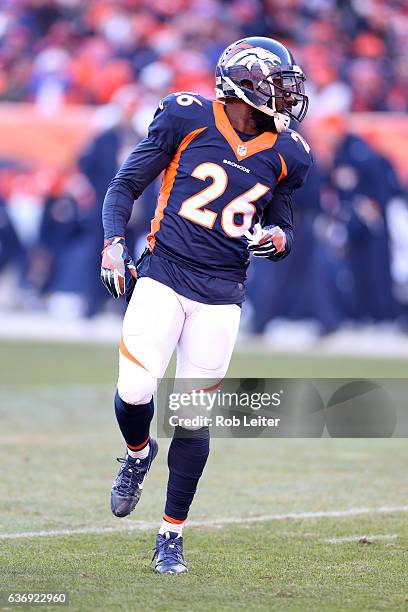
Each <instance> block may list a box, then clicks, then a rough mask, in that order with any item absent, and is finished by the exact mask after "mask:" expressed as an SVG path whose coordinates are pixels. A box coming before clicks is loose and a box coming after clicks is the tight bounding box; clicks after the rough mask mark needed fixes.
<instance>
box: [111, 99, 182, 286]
mask: <svg viewBox="0 0 408 612" xmlns="http://www.w3.org/2000/svg"><path fill="white" fill-rule="evenodd" d="M169 104H170V105H171V102H169V101H168V100H167V102H166V101H165V102H164V103H161V104H160V106H159V108H158V109H157V111H156V113H155V116H154V119H153V121H152V123H151V125H150V127H149V132H148V136H147V137H146V138H145V139H144V140H142V141H141V142H140V143H139V144H138V145H137V146H136V148H135V149H134V150H133V151H132V152H131V153H130V155H129V157H128V158H127V159H126V160H125V162H124V164H123V165H122V167H121V168H120V169H119V171H118V173H117V174H116V176H115V177H114V178H113V179H112V181H111V183H110V185H109V187H108V190H107V192H106V196H105V199H104V203H103V208H102V222H103V229H104V236H105V248H104V250H103V251H102V265H101V280H102V282H103V284H104V285H105V287H106V288H107V290H108V291H109V293H111V295H112V296H113V297H115V298H118V297H119V296H120V295H123V294H124V293H125V290H126V287H125V271H126V269H128V270H129V271H130V273H131V275H132V276H133V277H134V278H136V267H135V264H134V261H133V259H132V257H131V255H130V253H129V251H128V249H127V247H126V244H125V232H126V226H127V224H128V222H129V219H130V216H131V213H132V208H133V204H134V201H135V200H137V199H138V198H139V196H140V195H141V194H142V193H143V191H144V189H145V188H146V187H147V186H148V185H149V184H150V183H151V182H152V181H153V180H154V179H155V178H156V177H157V176H158V175H159V174H160V173H161V172H162V171H163V170H164V169H165V168H167V166H168V165H169V163H170V160H171V158H172V157H173V155H174V153H175V152H176V150H177V146H178V135H177V133H176V132H177V130H175V128H174V124H175V122H174V121H172V117H171V113H170V112H169V110H168V106H169Z"/></svg>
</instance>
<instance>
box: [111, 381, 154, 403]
mask: <svg viewBox="0 0 408 612" xmlns="http://www.w3.org/2000/svg"><path fill="white" fill-rule="evenodd" d="M156 386H157V379H156V378H154V377H153V376H150V375H149V374H147V373H143V374H141V375H135V376H132V377H131V378H130V377H128V376H123V375H120V374H119V378H118V394H119V397H120V398H121V399H122V400H123V401H124V402H126V403H127V404H134V405H137V404H147V403H148V402H150V400H151V399H152V395H153V393H154V392H155V391H156Z"/></svg>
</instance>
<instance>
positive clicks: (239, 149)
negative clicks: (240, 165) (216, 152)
mask: <svg viewBox="0 0 408 612" xmlns="http://www.w3.org/2000/svg"><path fill="white" fill-rule="evenodd" d="M247 151H248V149H247V147H246V146H244V145H238V146H237V153H238V155H240V156H241V157H244V156H245V155H246V154H247Z"/></svg>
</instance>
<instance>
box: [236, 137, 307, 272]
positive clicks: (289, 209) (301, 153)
mask: <svg viewBox="0 0 408 612" xmlns="http://www.w3.org/2000/svg"><path fill="white" fill-rule="evenodd" d="M288 145H289V146H288ZM286 146H287V148H288V150H287V151H285V152H287V153H288V164H287V168H286V170H287V175H286V177H285V178H284V179H283V180H282V181H281V182H279V183H278V184H277V186H276V187H275V191H274V193H273V197H272V200H271V202H270V203H269V204H268V206H267V207H266V209H265V211H264V215H263V219H262V227H261V226H260V225H259V226H258V227H257V226H255V228H254V229H255V231H254V233H253V234H252V236H247V238H248V240H249V242H248V250H249V251H250V252H252V254H253V255H255V257H264V258H267V259H270V260H272V261H280V260H281V259H284V258H285V257H287V256H288V255H289V253H290V252H291V250H292V246H293V241H294V236H293V194H294V192H295V190H296V189H299V187H301V186H302V185H303V183H304V182H305V180H306V178H307V175H308V173H309V169H310V167H311V165H312V163H313V158H312V155H311V152H310V147H309V145H308V144H307V142H306V141H305V140H304V138H303V137H302V136H300V134H298V133H297V132H293V131H292V132H288V141H287V143H286Z"/></svg>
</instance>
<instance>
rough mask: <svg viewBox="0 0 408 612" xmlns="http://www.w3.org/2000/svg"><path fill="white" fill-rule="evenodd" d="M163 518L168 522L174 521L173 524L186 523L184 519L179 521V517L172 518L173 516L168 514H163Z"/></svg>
mask: <svg viewBox="0 0 408 612" xmlns="http://www.w3.org/2000/svg"><path fill="white" fill-rule="evenodd" d="M163 518H164V520H165V521H167V522H168V523H173V525H181V524H182V523H184V521H179V520H178V519H174V518H171V516H168V515H167V514H163Z"/></svg>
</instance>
